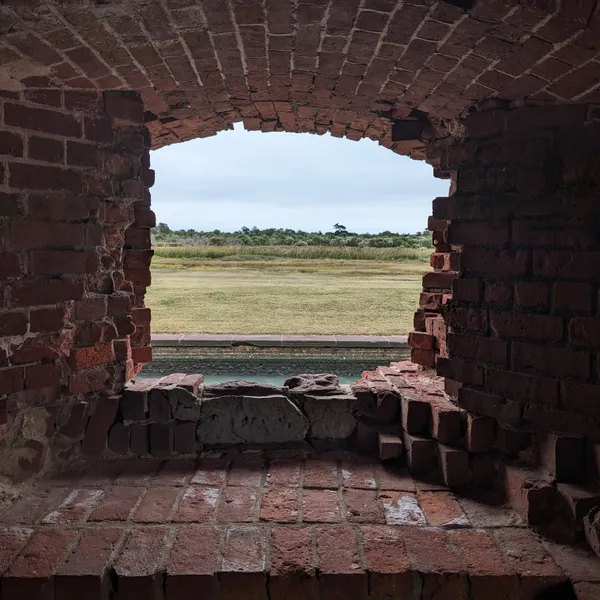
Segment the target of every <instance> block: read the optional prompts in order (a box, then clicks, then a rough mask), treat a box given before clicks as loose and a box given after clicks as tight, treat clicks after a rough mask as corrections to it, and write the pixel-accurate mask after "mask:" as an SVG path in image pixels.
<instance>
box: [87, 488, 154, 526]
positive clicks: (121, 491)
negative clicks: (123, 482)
mask: <svg viewBox="0 0 600 600" xmlns="http://www.w3.org/2000/svg"><path fill="white" fill-rule="evenodd" d="M142 492H143V490H142V489H141V488H139V487H127V486H119V487H116V488H114V489H113V490H111V491H110V492H107V493H106V494H105V495H104V496H103V497H102V499H101V500H100V502H99V503H98V504H97V505H96V507H95V508H94V510H93V511H92V514H91V515H90V516H89V518H88V520H89V521H127V520H128V519H129V515H130V514H131V512H132V510H133V508H134V507H135V506H136V505H137V503H138V500H139V499H140V496H141V495H142Z"/></svg>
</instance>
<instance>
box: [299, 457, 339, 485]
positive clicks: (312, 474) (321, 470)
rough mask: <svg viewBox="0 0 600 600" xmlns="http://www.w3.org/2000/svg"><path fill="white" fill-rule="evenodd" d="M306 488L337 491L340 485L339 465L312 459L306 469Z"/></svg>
mask: <svg viewBox="0 0 600 600" xmlns="http://www.w3.org/2000/svg"><path fill="white" fill-rule="evenodd" d="M303 485H304V487H305V488H325V489H327V488H329V489H336V488H337V487H338V485H339V475H338V465H337V462H336V461H333V460H332V461H329V460H317V459H311V460H307V461H306V465H305V468H304V482H303Z"/></svg>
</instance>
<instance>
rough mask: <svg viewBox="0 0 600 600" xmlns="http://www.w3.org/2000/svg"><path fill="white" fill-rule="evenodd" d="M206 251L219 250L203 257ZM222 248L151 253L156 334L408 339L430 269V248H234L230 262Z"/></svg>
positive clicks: (149, 297) (150, 291)
mask: <svg viewBox="0 0 600 600" xmlns="http://www.w3.org/2000/svg"><path fill="white" fill-rule="evenodd" d="M179 250H182V251H184V252H182V256H181V257H177V256H175V255H174V254H176V253H177V251H179ZM208 250H210V251H215V250H217V251H225V252H224V253H223V254H221V255H218V256H215V257H207V251H208ZM228 250H231V248H169V249H166V248H159V249H158V250H157V252H156V255H155V257H154V260H153V263H152V286H151V287H150V288H149V289H148V294H147V296H146V304H147V306H149V307H150V308H151V309H152V328H153V331H154V332H155V333H238V334H242V333H254V334H261V333H272V334H307V335H308V334H372V335H401V334H407V333H408V332H409V331H410V330H411V329H412V318H413V313H414V311H415V308H416V307H417V305H418V297H419V293H420V291H421V277H422V274H423V273H424V272H425V271H426V270H428V268H429V266H428V262H427V260H426V256H428V255H429V251H427V253H426V254H425V256H422V257H420V259H419V260H407V259H404V260H398V259H395V260H388V259H387V258H386V259H383V260H376V259H374V258H368V259H366V260H365V259H362V260H361V259H354V260H351V259H349V258H348V257H347V256H346V257H341V258H331V257H330V258H327V259H320V260H318V259H315V258H308V257H307V252H308V251H309V250H312V248H310V247H309V248H306V247H302V248H288V247H283V248H277V249H276V250H274V249H272V248H242V249H238V248H236V249H235V250H237V251H238V252H240V251H242V250H243V251H244V255H243V256H242V257H240V258H239V259H234V260H231V256H236V255H235V254H228V253H227V251H228ZM247 250H250V251H251V252H250V253H249V254H246V251H247ZM259 250H260V251H263V252H264V251H265V250H268V251H270V252H271V254H270V255H269V257H268V258H267V259H265V258H261V256H260V254H255V253H254V252H256V251H259ZM298 250H299V251H300V252H298ZM326 250H328V251H332V252H335V251H340V250H341V251H348V250H350V251H356V249H354V248H326ZM364 250H367V251H374V252H381V251H383V252H387V253H389V254H392V253H395V252H397V251H399V250H404V251H406V249H401V248H389V249H378V248H368V249H360V251H364ZM165 251H167V253H166V254H164V253H163V252H165ZM286 251H291V252H290V253H289V254H286V255H284V256H274V255H273V253H274V252H286ZM294 251H296V252H297V254H294ZM369 254H371V252H369ZM208 256H210V255H208ZM338 256H340V255H338Z"/></svg>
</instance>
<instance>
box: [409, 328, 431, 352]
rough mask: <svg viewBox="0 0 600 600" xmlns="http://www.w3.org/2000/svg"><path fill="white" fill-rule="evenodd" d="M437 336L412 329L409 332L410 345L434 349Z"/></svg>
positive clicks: (422, 348)
mask: <svg viewBox="0 0 600 600" xmlns="http://www.w3.org/2000/svg"><path fill="white" fill-rule="evenodd" d="M434 341H435V338H434V337H433V336H432V335H428V334H427V333H420V332H418V331H412V332H411V333H409V334H408V345H409V346H410V347H411V348H419V349H421V350H432V349H433V346H434Z"/></svg>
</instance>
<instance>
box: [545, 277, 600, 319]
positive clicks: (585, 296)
mask: <svg viewBox="0 0 600 600" xmlns="http://www.w3.org/2000/svg"><path fill="white" fill-rule="evenodd" d="M593 294H594V288H593V286H592V285H591V284H590V283H577V282H574V281H557V282H555V284H554V294H553V301H552V306H553V310H554V312H565V313H584V314H589V313H591V311H592V306H593Z"/></svg>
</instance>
